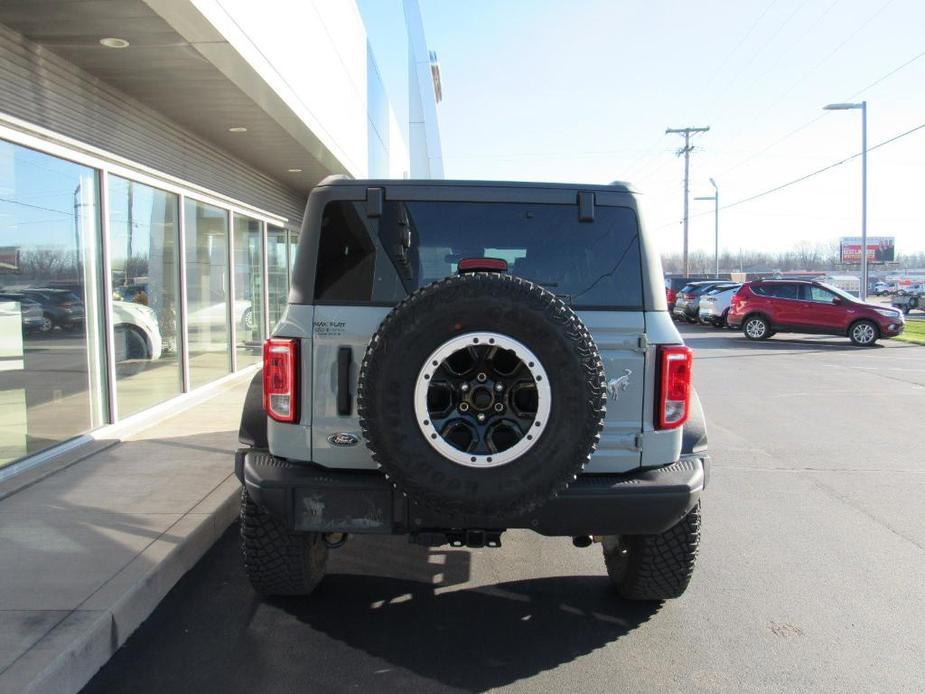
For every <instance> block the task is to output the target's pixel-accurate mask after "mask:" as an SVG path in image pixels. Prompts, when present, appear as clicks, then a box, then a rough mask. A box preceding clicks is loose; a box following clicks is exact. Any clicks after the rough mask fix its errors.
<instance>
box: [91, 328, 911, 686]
mask: <svg viewBox="0 0 925 694" xmlns="http://www.w3.org/2000/svg"><path fill="white" fill-rule="evenodd" d="M682 330H683V332H684V333H685V338H686V339H687V341H688V344H690V345H691V346H692V347H693V348H694V349H695V353H696V362H695V381H696V384H697V388H698V391H699V393H700V395H701V398H702V400H703V404H704V408H705V410H706V413H707V417H708V422H709V427H710V447H711V453H712V455H713V470H712V480H711V485H710V486H709V487H708V489H707V491H706V493H705V496H704V497H703V514H704V521H703V544H702V549H701V555H700V558H699V564H698V567H697V571H696V573H695V576H694V580H693V582H692V584H691V586H690V588H689V590H688V592H687V593H686V594H685V596H684V597H682V598H681V599H679V600H676V601H672V602H669V603H665V604H664V605H661V606H658V605H654V606H653V605H644V604H633V603H629V602H623V601H620V600H618V599H616V598H615V597H614V596H613V595H612V594H611V593H610V591H609V590H608V583H607V579H606V576H605V572H604V566H603V561H602V558H601V554H600V548H599V547H597V546H593V547H591V548H588V549H576V548H574V547H572V545H571V542H570V541H569V540H568V539H564V538H562V539H550V538H541V537H538V536H534V535H532V534H530V533H527V532H514V533H508V534H506V535H505V536H504V547H503V548H502V549H501V550H490V549H485V550H472V551H469V550H456V549H445V548H440V549H435V550H427V549H424V548H419V547H413V546H410V545H408V544H407V543H406V542H404V541H403V540H401V539H398V538H389V539H385V540H382V539H372V540H370V539H362V538H358V539H354V540H351V541H350V542H349V543H348V544H347V546H346V547H345V548H343V549H341V550H338V551H337V552H335V553H333V554H332V559H331V562H330V572H329V575H328V577H327V578H326V579H325V581H324V582H323V583H322V585H321V587H320V588H319V589H318V590H317V591H316V592H315V594H314V595H312V596H311V597H309V598H307V599H287V600H272V601H264V600H261V599H258V598H257V597H256V596H255V595H254V593H253V591H252V590H251V589H250V587H249V586H248V584H247V581H246V579H245V577H244V574H243V571H242V569H241V565H240V559H239V554H238V546H237V536H236V533H237V527H236V526H232V528H230V529H229V531H228V532H227V533H226V534H225V535H224V537H223V538H222V539H221V540H220V541H219V543H218V544H217V545H216V546H215V547H214V548H213V549H212V550H211V551H210V552H209V553H208V554H207V555H206V556H205V558H204V559H203V560H202V561H201V562H200V563H199V565H198V566H197V567H196V568H195V569H194V570H193V571H192V572H190V573H189V574H188V575H187V576H186V577H185V578H183V579H182V580H181V582H180V583H179V584H178V585H177V586H176V587H175V588H174V590H173V591H172V592H171V593H170V594H169V595H168V597H167V598H166V599H165V601H164V602H163V603H162V604H161V606H160V607H159V608H158V610H157V611H156V612H155V613H154V614H153V615H152V616H151V617H150V618H149V619H148V621H147V622H146V623H145V624H144V625H142V627H141V628H140V629H139V630H138V631H137V632H136V633H135V635H134V636H132V638H131V639H129V641H128V643H127V644H126V646H125V647H124V648H123V649H122V650H121V651H120V652H119V653H117V654H116V656H115V657H114V658H113V659H112V660H111V662H110V663H109V664H108V665H107V666H106V667H105V668H104V669H103V670H102V671H101V672H100V673H99V674H98V675H97V677H96V678H95V679H94V680H93V681H91V683H90V684H89V685H88V686H87V688H86V689H85V691H86V692H93V693H96V692H108V693H111V692H133V693H138V694H141V693H143V692H158V693H159V694H162V693H163V692H185V691H195V692H206V691H215V692H248V693H252V692H296V691H329V690H330V691H348V690H359V691H369V690H373V689H375V690H376V691H380V692H383V691H452V690H459V691H485V690H501V689H503V690H505V691H588V692H604V691H692V690H693V691H730V692H732V691H735V692H740V691H771V690H773V691H806V690H820V691H922V690H923V687H925V685H923V683H925V629H923V628H922V625H923V624H925V588H923V581H925V512H923V508H925V467H923V465H922V460H923V455H922V452H921V441H922V425H923V422H925V347H920V346H916V345H911V344H905V343H900V342H895V341H893V342H890V341H887V342H884V343H882V344H880V345H878V346H876V347H874V348H870V349H858V348H855V347H852V346H851V345H850V344H849V342H848V341H847V339H841V338H827V337H825V338H816V337H805V336H796V335H786V334H778V335H777V336H775V337H774V338H772V339H771V340H769V341H767V342H763V343H750V342H747V341H746V340H745V339H744V338H743V337H742V336H741V335H740V334H738V333H733V332H731V331H728V330H727V331H719V330H715V329H711V328H701V327H693V326H691V327H687V326H685V327H683V328H682ZM229 465H230V461H229Z"/></svg>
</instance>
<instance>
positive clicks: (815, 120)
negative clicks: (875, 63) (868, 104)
mask: <svg viewBox="0 0 925 694" xmlns="http://www.w3.org/2000/svg"><path fill="white" fill-rule="evenodd" d="M923 57H925V51H922V52H921V53H919V54H918V55H916V56H915V57H913V58H910V59H909V60H907V61H906V62H904V63H903V64H902V65H900V66H898V67H895V68H893V69H892V70H890V71H889V72H887V73H886V74H885V75H882V76H880V77H878V78H877V79H876V80H874V81H873V82H871V83H870V84H868V85H867V86H866V87H864V88H863V89H859V90H858V91H856V92H855V93H854V94H852V95H851V96H849V97H848V98H847V99H846V100H847V101H851V100H852V99H854V98H856V97H858V96H860V95H861V94H863V93H864V92H866V91H868V90H869V89H873V88H874V87H876V86H877V85H878V84H880V83H881V82H883V81H884V80H886V79H888V78H890V77H892V76H893V75H895V74H896V73H897V72H899V71H900V70H902V69H904V68H907V67H909V66H910V65H912V63H914V62H915V61H917V60H919V59H921V58H923ZM827 115H828V112H826V111H823V112H822V113H820V114H819V115H818V116H816V117H815V118H813V119H812V120H810V121H807V122H806V123H804V124H803V125H801V126H799V127H798V128H794V129H793V130H791V131H790V132H788V133H787V134H786V135H784V136H783V137H781V138H779V139H777V140H775V141H774V142H772V143H771V144H769V145H768V146H766V147H764V148H762V149H760V150H758V151H757V152H755V153H754V154H750V155H749V156H747V157H745V158H744V159H742V160H741V161H739V162H737V163H735V164H733V165H732V166H730V167H729V168H728V169H726V170H725V171H722V172H720V174H719V175H720V176H724V175H726V174H727V173H729V172H730V171H735V170H736V169H737V168H739V167H740V166H742V164H745V163H746V162H749V161H751V160H752V159H754V158H755V157H760V156H761V155H762V154H764V153H765V152H767V151H768V150H771V149H773V148H774V147H777V145H779V144H780V143H781V142H783V141H784V140H787V139H789V138H791V137H793V136H794V135H796V134H797V133H799V132H802V131H803V130H806V128H808V127H809V126H811V125H813V124H814V123H818V122H819V121H820V120H822V119H823V118H825V117H826V116H827Z"/></svg>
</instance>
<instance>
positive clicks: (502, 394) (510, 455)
mask: <svg viewBox="0 0 925 694" xmlns="http://www.w3.org/2000/svg"><path fill="white" fill-rule="evenodd" d="M605 400H606V384H605V376H604V367H603V364H602V362H601V358H600V355H599V353H598V350H597V347H596V345H595V344H594V340H593V339H592V338H591V335H590V333H589V332H588V330H587V329H586V328H585V326H584V324H583V323H582V322H581V320H580V319H579V318H578V316H577V315H576V314H575V312H574V311H573V310H572V309H571V308H569V307H568V306H567V305H566V304H565V303H564V302H563V301H562V300H560V299H558V298H557V297H556V296H555V295H554V294H552V293H551V292H549V291H547V290H546V289H544V288H542V287H540V286H539V285H537V284H534V283H532V282H529V281H527V280H524V279H522V278H519V277H513V276H511V275H508V274H498V273H487V272H479V273H472V274H465V275H457V276H452V277H448V278H446V279H444V280H441V281H439V282H435V283H434V284H431V285H429V286H427V287H424V288H422V289H419V290H418V291H416V292H414V293H413V294H412V295H411V296H409V297H408V298H407V299H406V300H405V301H403V302H402V303H400V304H399V305H398V306H396V307H395V308H394V309H393V310H392V312H391V313H389V315H388V316H386V318H385V320H384V321H383V322H382V324H381V325H380V326H379V330H378V331H377V332H376V334H375V335H374V336H373V338H372V340H371V341H370V343H369V346H368V348H367V350H366V356H365V358H364V360H363V364H362V366H361V368H360V374H359V387H358V396H357V406H358V411H359V415H360V426H361V428H362V430H363V436H364V438H365V440H366V446H367V447H368V448H369V450H370V452H371V454H372V457H373V459H374V460H375V461H376V462H378V463H379V465H380V467H381V469H382V470H383V472H384V473H385V474H386V476H387V477H388V479H389V480H390V481H391V482H392V483H393V485H394V486H395V487H396V488H397V489H399V490H401V491H402V492H404V493H405V494H407V495H408V496H409V497H411V499H412V500H413V501H414V502H416V503H418V504H420V505H422V506H424V507H427V508H429V509H432V510H436V511H439V512H441V513H442V514H450V515H470V516H473V515H474V516H486V515H488V516H493V517H503V516H513V515H516V514H519V513H523V512H526V511H529V510H530V509H532V508H534V507H536V506H538V505H539V504H541V503H543V502H544V501H546V500H548V499H549V498H551V497H553V496H555V495H556V494H557V493H558V492H559V491H561V490H562V489H564V488H565V487H566V486H567V485H568V484H569V482H571V481H572V480H573V479H574V478H575V476H576V475H577V474H578V473H579V472H580V471H581V469H582V468H583V467H584V466H585V464H587V462H588V459H589V458H590V456H591V453H592V452H593V451H594V449H595V446H596V445H597V442H598V440H599V439H600V432H601V428H602V426H603V419H604V413H605V411H606V410H605V407H604V405H605Z"/></svg>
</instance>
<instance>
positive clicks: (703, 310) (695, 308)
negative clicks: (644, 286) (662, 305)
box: [666, 280, 741, 327]
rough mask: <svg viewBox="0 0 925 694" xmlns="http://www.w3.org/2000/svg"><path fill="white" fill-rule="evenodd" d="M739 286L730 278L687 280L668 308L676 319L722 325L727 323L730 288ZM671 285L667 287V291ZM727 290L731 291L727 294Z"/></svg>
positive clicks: (733, 288)
mask: <svg viewBox="0 0 925 694" xmlns="http://www.w3.org/2000/svg"><path fill="white" fill-rule="evenodd" d="M739 286H741V285H739V284H738V283H736V282H730V281H728V280H695V281H693V282H687V283H686V284H684V286H683V287H681V288H680V289H679V290H678V291H677V292H676V293H675V296H674V302H673V303H672V302H671V301H670V300H669V302H668V304H669V305H668V310H669V311H670V312H671V314H672V317H673V318H674V319H675V320H685V321H687V322H688V323H696V322H698V321H700V322H702V323H711V324H713V325H717V326H719V327H722V325H723V324H724V323H725V311H726V309H727V308H728V307H729V299H730V298H731V296H732V293H731V292H730V290H735V289H737V288H738V287H739ZM668 291H670V286H668V287H666V295H667V292H668ZM727 292H730V293H728V294H727Z"/></svg>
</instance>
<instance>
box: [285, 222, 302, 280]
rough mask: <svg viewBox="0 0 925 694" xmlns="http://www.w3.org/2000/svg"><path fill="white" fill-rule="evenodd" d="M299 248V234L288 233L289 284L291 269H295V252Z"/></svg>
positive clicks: (294, 232)
mask: <svg viewBox="0 0 925 694" xmlns="http://www.w3.org/2000/svg"><path fill="white" fill-rule="evenodd" d="M298 248H299V232H297V231H290V232H289V268H288V273H287V277H288V278H289V282H290V283H291V282H292V268H293V267H295V252H296V250H298Z"/></svg>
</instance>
